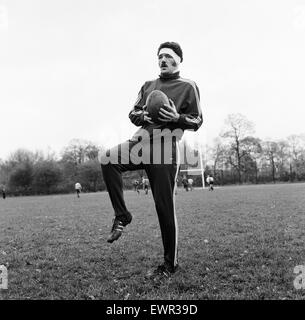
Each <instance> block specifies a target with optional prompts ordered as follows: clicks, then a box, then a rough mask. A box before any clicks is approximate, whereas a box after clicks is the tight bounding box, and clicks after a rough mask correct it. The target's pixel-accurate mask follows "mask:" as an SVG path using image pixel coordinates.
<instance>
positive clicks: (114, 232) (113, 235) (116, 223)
mask: <svg viewBox="0 0 305 320" xmlns="http://www.w3.org/2000/svg"><path fill="white" fill-rule="evenodd" d="M130 222H131V219H130V220H129V222H123V221H121V220H118V219H117V218H114V220H113V225H112V228H111V232H110V235H109V237H108V239H107V242H109V243H112V242H113V241H115V240H118V239H119V237H120V236H121V235H122V232H123V229H124V227H126V226H127V225H128V224H129V223H130Z"/></svg>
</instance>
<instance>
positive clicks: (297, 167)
mask: <svg viewBox="0 0 305 320" xmlns="http://www.w3.org/2000/svg"><path fill="white" fill-rule="evenodd" d="M199 144H200V142H199ZM199 150H205V152H204V153H202V158H203V159H204V166H205V168H204V176H205V177H206V176H207V174H210V175H212V176H213V177H214V180H215V184H219V185H225V184H235V183H268V182H273V183H275V182H296V181H305V135H291V136H289V137H287V139H284V140H278V141H271V140H270V141H269V140H268V141H263V140H261V139H259V138H257V137H255V136H254V124H253V123H252V122H251V121H249V120H248V119H247V118H246V117H245V116H244V115H242V114H230V115H228V116H227V118H226V120H225V123H224V126H223V130H222V132H221V133H220V134H219V136H218V137H217V138H215V140H214V142H213V144H212V145H208V146H203V148H202V146H201V147H200V148H199V147H194V149H193V151H194V152H195V153H197V154H198V152H199ZM102 151H105V150H104V148H103V147H102V146H97V145H95V144H93V143H92V142H89V141H84V140H78V139H74V140H72V141H71V142H70V143H69V145H68V146H66V147H65V148H64V149H63V150H62V152H61V155H60V157H59V159H58V158H57V156H56V154H55V153H52V152H49V153H48V154H47V155H44V154H43V152H40V151H36V152H32V151H29V150H25V149H18V150H16V151H15V152H13V153H12V154H11V155H10V156H9V157H8V159H6V160H5V161H3V160H0V187H1V186H2V187H4V186H5V188H6V190H7V192H8V193H9V194H11V195H31V194H33V195H38V194H54V193H70V192H74V185H75V183H76V182H80V183H81V184H82V187H83V190H84V191H85V192H96V191H103V190H105V189H106V187H105V183H104V180H103V176H102V172H101V166H100V163H99V161H98V154H99V152H102ZM182 169H184V170H185V169H187V166H185V165H184V166H182ZM184 174H186V173H185V172H183V173H182V172H181V173H180V174H179V176H180V179H178V185H181V178H182V176H183V175H184ZM142 175H144V172H143V171H140V172H138V171H135V172H126V173H124V174H123V178H124V179H123V181H124V187H125V188H126V189H131V188H132V187H133V182H134V180H135V179H140V178H141V176H142ZM192 178H193V179H194V185H195V186H201V185H202V178H201V175H200V174H198V175H197V176H192Z"/></svg>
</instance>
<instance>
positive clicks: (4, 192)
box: [2, 187, 6, 199]
mask: <svg viewBox="0 0 305 320" xmlns="http://www.w3.org/2000/svg"><path fill="white" fill-rule="evenodd" d="M2 198H3V199H5V198H6V191H5V187H2Z"/></svg>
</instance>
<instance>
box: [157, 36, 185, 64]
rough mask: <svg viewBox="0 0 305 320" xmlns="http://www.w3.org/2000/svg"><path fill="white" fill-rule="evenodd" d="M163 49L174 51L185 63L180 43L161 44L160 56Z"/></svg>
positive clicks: (168, 42)
mask: <svg viewBox="0 0 305 320" xmlns="http://www.w3.org/2000/svg"><path fill="white" fill-rule="evenodd" d="M162 48H169V49H172V50H173V51H174V52H175V53H176V54H177V55H178V56H179V57H180V58H181V62H182V61H183V53H182V49H181V47H180V45H179V43H177V42H170V41H167V42H163V43H161V44H160V46H159V48H158V55H159V52H160V50H161V49H162Z"/></svg>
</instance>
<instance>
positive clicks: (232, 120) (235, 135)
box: [221, 113, 254, 183]
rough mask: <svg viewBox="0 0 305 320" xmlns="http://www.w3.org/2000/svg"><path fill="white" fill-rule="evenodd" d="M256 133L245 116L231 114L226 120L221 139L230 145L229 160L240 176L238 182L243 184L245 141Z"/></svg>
mask: <svg viewBox="0 0 305 320" xmlns="http://www.w3.org/2000/svg"><path fill="white" fill-rule="evenodd" d="M253 133H254V124H253V123H252V122H250V121H249V120H248V119H247V118H246V117H245V116H244V115H242V114H240V113H237V114H229V115H228V117H227V118H226V120H225V127H224V129H223V132H222V134H221V137H223V138H225V139H226V140H227V141H228V143H229V145H230V153H229V155H228V160H229V162H230V164H231V165H232V167H233V168H234V169H235V170H236V172H237V174H238V182H239V183H241V182H242V179H241V178H242V170H243V168H242V158H243V157H245V156H246V155H247V153H246V152H245V151H244V150H243V139H244V138H246V137H247V136H249V135H252V134H253Z"/></svg>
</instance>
